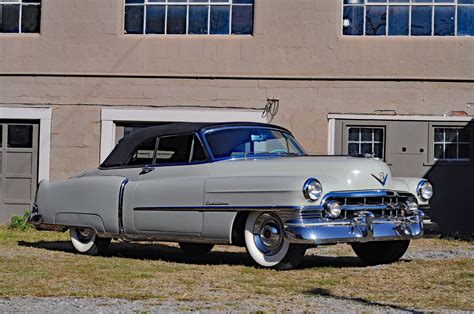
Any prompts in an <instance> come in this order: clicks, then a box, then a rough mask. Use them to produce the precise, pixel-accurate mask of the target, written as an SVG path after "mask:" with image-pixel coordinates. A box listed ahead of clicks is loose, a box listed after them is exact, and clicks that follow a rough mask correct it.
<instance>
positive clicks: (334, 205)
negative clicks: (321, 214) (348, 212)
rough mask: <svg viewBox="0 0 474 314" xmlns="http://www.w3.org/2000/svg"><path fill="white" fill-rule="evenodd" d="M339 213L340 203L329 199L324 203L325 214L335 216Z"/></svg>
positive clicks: (330, 216)
mask: <svg viewBox="0 0 474 314" xmlns="http://www.w3.org/2000/svg"><path fill="white" fill-rule="evenodd" d="M339 215H341V204H339V203H338V202H336V201H330V202H329V203H327V204H326V216H328V217H329V218H337V217H339Z"/></svg>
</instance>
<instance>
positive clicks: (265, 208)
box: [133, 205, 323, 212]
mask: <svg viewBox="0 0 474 314" xmlns="http://www.w3.org/2000/svg"><path fill="white" fill-rule="evenodd" d="M322 208H323V207H322V206H320V205H316V206H237V207H236V206H201V207H196V206H182V207H179V206H176V207H170V206H165V207H161V206H157V207H135V208H134V209H133V210H134V211H210V212H240V211H258V212H268V211H270V212H284V211H311V210H321V209H322Z"/></svg>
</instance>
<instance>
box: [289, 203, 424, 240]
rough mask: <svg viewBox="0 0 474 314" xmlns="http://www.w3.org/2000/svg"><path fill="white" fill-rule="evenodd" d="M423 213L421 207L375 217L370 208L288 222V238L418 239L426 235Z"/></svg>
mask: <svg viewBox="0 0 474 314" xmlns="http://www.w3.org/2000/svg"><path fill="white" fill-rule="evenodd" d="M423 217H424V213H423V212H422V211H421V210H416V211H412V212H410V215H408V216H406V217H397V218H389V217H387V218H376V217H375V215H374V214H373V213H372V212H370V211H360V212H357V213H356V216H355V217H354V218H353V219H340V220H333V219H328V218H319V219H311V220H302V221H300V222H291V223H286V224H285V238H286V239H287V240H288V241H289V242H291V243H301V244H332V243H349V242H370V241H390V240H409V239H416V238H420V237H422V236H423Z"/></svg>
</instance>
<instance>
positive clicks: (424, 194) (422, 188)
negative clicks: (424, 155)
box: [416, 180, 433, 201]
mask: <svg viewBox="0 0 474 314" xmlns="http://www.w3.org/2000/svg"><path fill="white" fill-rule="evenodd" d="M416 190H417V192H418V196H419V197H420V198H421V199H422V200H424V201H429V200H430V199H431V198H432V197H433V186H432V185H431V183H429V182H428V181H427V180H421V181H420V183H418V188H417V189H416Z"/></svg>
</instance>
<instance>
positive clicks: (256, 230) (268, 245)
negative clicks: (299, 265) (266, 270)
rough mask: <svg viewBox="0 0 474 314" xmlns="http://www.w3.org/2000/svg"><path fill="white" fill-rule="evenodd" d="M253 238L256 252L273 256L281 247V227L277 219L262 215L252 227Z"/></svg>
mask: <svg viewBox="0 0 474 314" xmlns="http://www.w3.org/2000/svg"><path fill="white" fill-rule="evenodd" d="M253 238H254V242H255V245H256V246H257V248H258V250H259V251H260V252H262V253H263V254H265V255H269V256H270V255H275V254H276V253H278V252H279V251H280V249H281V247H282V245H283V240H284V239H283V226H282V223H281V221H280V219H278V217H276V216H274V215H272V214H267V213H265V214H262V215H260V217H258V218H257V220H256V221H255V224H254V227H253Z"/></svg>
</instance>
